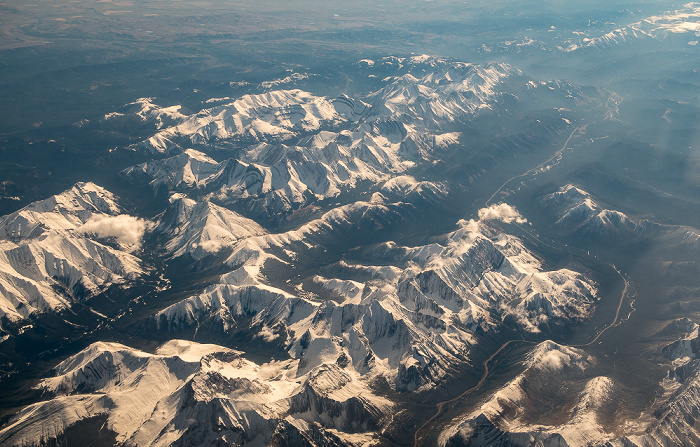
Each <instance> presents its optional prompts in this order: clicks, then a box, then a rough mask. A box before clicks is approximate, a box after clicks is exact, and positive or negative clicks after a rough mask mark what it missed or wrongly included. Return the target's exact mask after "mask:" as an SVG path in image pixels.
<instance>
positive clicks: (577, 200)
mask: <svg viewBox="0 0 700 447" xmlns="http://www.w3.org/2000/svg"><path fill="white" fill-rule="evenodd" d="M542 203H543V204H544V205H545V207H546V208H548V209H550V210H551V211H552V212H553V213H554V214H555V215H556V217H557V224H559V225H561V226H563V227H566V228H569V229H572V230H573V231H575V232H577V233H578V234H580V235H582V236H585V237H589V238H593V239H598V240H601V241H615V240H622V239H626V238H636V237H640V236H643V235H645V234H647V233H648V232H649V231H650V230H652V229H653V228H654V224H653V223H651V222H649V221H633V220H632V219H630V218H629V217H627V215H625V214H624V213H622V212H620V211H615V210H608V209H602V208H601V207H600V206H599V205H598V203H596V202H595V201H594V200H593V198H592V197H591V195H590V194H589V193H587V192H586V191H584V190H582V189H580V188H578V187H576V186H574V185H571V184H568V185H565V186H563V187H561V188H560V189H559V190H558V191H556V192H553V193H552V194H549V195H547V196H546V197H545V198H544V199H543V200H542Z"/></svg>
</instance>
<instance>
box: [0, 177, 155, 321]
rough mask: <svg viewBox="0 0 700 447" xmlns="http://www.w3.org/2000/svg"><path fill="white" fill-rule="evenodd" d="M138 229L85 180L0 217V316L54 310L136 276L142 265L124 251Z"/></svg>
mask: <svg viewBox="0 0 700 447" xmlns="http://www.w3.org/2000/svg"><path fill="white" fill-rule="evenodd" d="M145 227H146V224H145V222H144V221H142V220H140V219H137V218H135V217H133V216H129V215H127V214H123V213H122V211H121V208H120V207H119V205H118V204H117V202H116V198H115V197H114V195H113V194H111V193H110V192H109V191H107V190H105V189H104V188H101V187H99V186H97V185H95V184H92V183H79V184H77V185H75V186H74V187H73V188H71V189H69V190H68V191H65V192H63V193H62V194H58V195H56V196H53V197H50V198H48V199H45V200H42V201H39V202H35V203H32V204H30V205H28V206H26V207H24V208H22V209H21V210H19V211H17V212H15V213H12V214H9V215H7V216H3V217H0V319H1V320H2V321H3V322H5V323H7V322H13V323H16V322H19V321H20V320H23V319H26V318H29V317H30V316H32V315H35V314H36V313H40V312H54V311H59V310H61V309H65V308H66V307H69V306H70V305H71V303H72V302H74V301H76V300H81V299H84V298H87V297H89V296H91V295H94V294H96V293H98V292H99V291H100V290H103V289H104V288H105V287H107V286H110V285H112V284H122V283H125V282H127V281H129V280H133V279H135V278H136V277H138V276H139V275H140V274H141V273H143V266H142V263H141V261H140V260H139V259H138V258H137V257H135V256H134V255H132V254H130V252H131V251H133V250H134V249H136V248H138V246H139V245H140V243H141V237H142V236H143V233H144V231H145Z"/></svg>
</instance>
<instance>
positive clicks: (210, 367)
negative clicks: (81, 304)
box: [0, 340, 391, 446]
mask: <svg viewBox="0 0 700 447" xmlns="http://www.w3.org/2000/svg"><path fill="white" fill-rule="evenodd" d="M295 369H296V368H295V367H294V365H293V363H290V362H289V361H287V362H272V363H269V364H266V365H256V364H255V363H252V362H250V361H248V360H245V359H243V358H242V357H241V355H240V353H239V352H236V351H232V350H229V349H226V348H223V347H220V346H216V345H201V344H198V343H193V342H186V341H183V340H172V341H169V342H167V343H166V344H164V345H162V346H161V347H160V348H158V350H157V351H156V352H155V353H153V354H150V353H146V352H142V351H138V350H135V349H132V348H128V347H126V346H124V345H119V344H116V343H96V344H93V345H91V346H90V347H88V348H86V349H85V350H84V351H82V352H80V353H79V354H77V355H76V356H74V357H71V358H69V359H67V360H66V361H64V362H62V363H61V364H60V365H58V367H57V368H56V376H55V377H52V378H49V379H45V380H44V381H42V382H41V383H40V384H39V385H38V386H39V387H40V388H42V389H44V390H46V391H47V392H50V393H52V394H56V395H57V396H58V397H56V398H54V399H52V400H49V401H45V402H40V403H37V404H34V405H32V406H29V407H27V408H25V409H24V410H23V411H21V412H20V413H18V414H17V415H16V416H15V417H14V418H13V419H12V420H11V421H10V422H9V423H8V425H7V426H6V427H5V428H4V429H3V430H2V431H0V442H2V443H3V445H40V444H42V443H45V442H50V441H51V440H52V439H53V438H55V437H56V436H57V435H59V434H60V433H62V432H63V431H64V430H65V428H66V427H68V426H71V425H73V424H75V423H77V422H79V421H81V420H85V419H88V418H91V417H95V416H104V417H106V421H107V422H106V426H107V428H109V429H110V430H112V431H113V432H115V433H116V434H117V442H120V443H123V444H125V445H139V446H165V445H183V446H184V445H188V446H190V445H191V446H206V445H212V444H216V443H221V442H223V443H226V444H227V445H268V444H270V443H273V444H274V443H275V442H278V443H280V442H283V441H285V440H286V441H287V442H292V441H291V440H292V439H299V440H302V439H306V440H309V445H317V444H316V442H320V441H321V440H329V441H331V442H332V443H333V444H334V445H350V444H352V443H353V442H352V440H356V439H357V438H358V437H359V438H362V439H367V440H369V439H371V438H372V435H371V434H367V433H366V432H367V431H370V430H371V431H374V430H376V429H378V428H379V427H380V426H381V424H382V420H383V419H384V417H385V416H386V414H387V412H388V411H389V409H390V407H391V405H390V403H389V402H388V401H387V400H385V399H383V398H380V397H377V396H374V395H372V393H371V392H369V391H368V390H367V388H366V385H365V384H364V383H363V382H362V381H358V380H352V379H351V378H350V376H349V375H348V374H347V373H345V372H343V371H341V370H340V368H338V367H335V368H333V367H322V368H316V369H313V370H311V371H310V372H309V373H306V374H302V375H297V374H296V371H295ZM346 437H347V439H344V438H346ZM282 445H283V444H282ZM295 445H296V444H295Z"/></svg>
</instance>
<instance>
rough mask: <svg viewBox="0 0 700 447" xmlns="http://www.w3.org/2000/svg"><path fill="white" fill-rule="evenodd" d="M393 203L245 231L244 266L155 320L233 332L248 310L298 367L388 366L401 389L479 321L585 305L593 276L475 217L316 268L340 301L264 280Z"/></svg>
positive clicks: (527, 319)
mask: <svg viewBox="0 0 700 447" xmlns="http://www.w3.org/2000/svg"><path fill="white" fill-rule="evenodd" d="M393 212H394V211H392V206H391V205H384V204H379V203H367V202H358V203H356V204H354V205H347V206H344V207H341V208H338V209H336V210H333V211H330V212H328V213H326V214H325V215H324V216H322V217H321V218H319V219H317V220H315V221H312V222H310V223H308V224H306V225H304V226H302V227H300V228H299V229H298V230H293V231H290V232H287V233H282V234H277V235H274V234H273V235H264V236H257V237H251V238H248V239H246V240H244V241H242V242H240V243H238V244H236V245H235V246H234V248H233V253H232V254H231V256H230V258H229V260H228V262H229V264H230V265H233V266H239V267H238V268H237V270H235V271H233V272H231V273H230V274H227V275H224V276H223V277H222V278H221V283H220V284H218V285H214V286H211V287H209V288H208V289H207V290H205V291H204V292H203V293H201V294H199V295H197V296H194V297H191V298H188V299H186V300H183V301H181V302H179V303H176V304H173V305H171V306H169V307H168V308H166V309H164V310H162V311H161V312H159V313H158V314H157V316H156V322H157V325H158V327H160V328H161V329H167V330H172V331H176V330H179V329H181V328H187V327H200V328H201V326H200V325H201V324H203V323H204V322H205V321H206V324H207V325H209V326H208V327H210V328H211V327H215V328H217V330H219V331H223V332H236V331H240V330H247V328H246V327H241V326H240V323H239V322H240V321H250V323H246V325H248V324H249V327H251V328H252V327H255V328H256V329H255V332H256V333H257V334H259V335H258V336H259V337H261V338H263V339H264V340H266V341H268V342H274V341H275V340H277V339H279V340H280V341H278V343H279V342H281V340H285V341H284V347H285V349H286V350H287V351H288V352H289V354H290V355H291V356H292V358H295V359H298V361H299V366H298V368H299V371H304V372H305V371H308V370H310V369H311V368H315V367H320V366H322V365H328V364H338V365H340V366H341V367H342V368H343V369H344V370H346V371H349V372H352V373H353V374H359V375H361V376H367V377H375V376H377V375H381V376H383V377H385V378H386V379H387V380H388V381H389V383H391V384H393V386H395V387H396V388H397V389H406V390H415V389H418V388H429V387H431V386H433V385H434V384H436V383H437V382H439V380H440V379H441V377H443V376H444V375H445V374H446V371H447V369H448V368H449V366H450V365H451V364H454V363H457V362H462V361H464V360H465V359H466V358H468V353H469V350H470V347H471V345H473V344H474V343H475V336H474V334H473V331H474V330H476V329H477V328H481V329H484V330H490V329H491V328H494V327H496V326H497V325H498V324H500V323H499V322H500V319H501V318H505V317H506V316H509V315H513V316H516V319H517V321H519V322H521V324H522V325H523V327H524V328H525V329H527V330H531V331H539V330H540V328H541V327H542V326H543V325H545V326H546V324H548V323H549V322H556V321H570V320H574V319H580V318H585V317H586V316H587V315H588V313H589V312H590V310H591V304H592V302H593V301H594V300H595V294H596V292H595V288H594V286H593V285H592V284H591V283H590V282H588V281H587V280H585V279H584V278H583V277H582V276H581V275H580V274H578V273H575V272H572V271H568V270H560V271H557V272H542V271H541V265H540V263H539V261H538V260H537V259H536V258H535V257H534V256H533V255H532V254H531V253H529V252H528V251H527V250H526V249H525V247H524V246H523V245H522V243H521V242H520V241H519V240H518V239H516V238H513V237H511V236H507V235H504V234H503V233H500V232H498V231H496V230H494V229H492V228H490V227H489V226H488V225H486V224H484V223H476V222H474V221H472V222H471V223H470V224H468V225H467V224H465V226H463V227H462V228H460V229H458V230H457V231H455V232H453V233H451V234H449V235H447V236H446V237H445V240H444V245H441V244H438V243H436V244H431V245H427V246H422V247H400V246H397V245H396V244H393V243H389V244H384V245H383V248H379V249H378V250H377V256H378V257H379V259H378V260H381V261H382V262H391V263H392V264H394V265H395V267H389V266H387V267H384V268H379V267H377V268H376V269H375V270H376V271H377V279H376V280H373V281H370V282H360V281H352V280H340V279H334V278H323V277H320V276H314V277H313V278H310V279H311V281H312V282H313V283H314V284H316V285H318V286H320V287H321V288H323V289H326V290H327V291H328V292H329V293H332V294H333V295H334V296H335V297H336V299H337V302H335V301H330V300H326V301H321V302H320V303H319V302H318V301H315V300H311V298H308V297H307V295H306V293H305V292H304V290H303V288H298V289H297V290H299V292H300V293H299V295H298V296H297V295H296V294H292V293H289V292H285V291H282V290H280V289H278V288H275V287H272V286H270V285H266V282H267V280H266V278H265V276H264V273H265V264H266V262H267V261H269V260H271V259H276V260H277V261H278V262H282V263H287V262H294V256H295V255H294V254H293V253H296V252H297V250H308V249H309V248H311V247H314V246H316V245H317V244H318V243H322V241H323V240H324V237H328V235H333V234H337V233H338V232H342V231H343V229H344V228H347V227H352V226H354V225H358V224H361V222H362V218H366V217H367V216H368V215H371V214H372V213H373V214H375V215H376V216H377V218H378V219H383V218H385V217H382V215H387V214H391V213H393ZM359 216H362V218H360V217H359ZM324 235H325V236H324ZM282 253H287V254H286V255H283V254H282ZM290 253H291V254H290ZM346 268H347V270H348V271H353V269H355V268H356V269H357V270H355V271H358V272H359V271H362V270H365V271H366V270H367V269H370V270H371V269H372V267H369V266H351V265H348V264H346ZM382 271H384V273H381V274H380V273H379V272H382ZM533 303H536V304H533ZM241 317H245V318H244V319H241ZM247 319H250V320H247ZM212 325H213V326H212Z"/></svg>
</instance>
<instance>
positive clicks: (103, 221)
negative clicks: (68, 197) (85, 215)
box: [78, 214, 146, 246]
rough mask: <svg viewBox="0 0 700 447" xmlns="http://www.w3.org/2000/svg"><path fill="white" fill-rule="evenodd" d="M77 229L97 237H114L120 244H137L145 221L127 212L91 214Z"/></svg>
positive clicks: (139, 241)
mask: <svg viewBox="0 0 700 447" xmlns="http://www.w3.org/2000/svg"><path fill="white" fill-rule="evenodd" d="M78 231H79V232H81V233H89V234H94V235H96V236H98V237H114V238H116V239H117V242H119V244H120V245H125V246H138V245H140V243H141V238H143V234H144V233H145V232H146V221H145V220H143V219H139V218H137V217H134V216H129V215H128V214H121V215H119V216H108V215H104V214H98V215H95V216H92V217H91V218H90V219H88V221H87V222H85V223H84V224H83V225H82V226H80V228H78Z"/></svg>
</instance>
